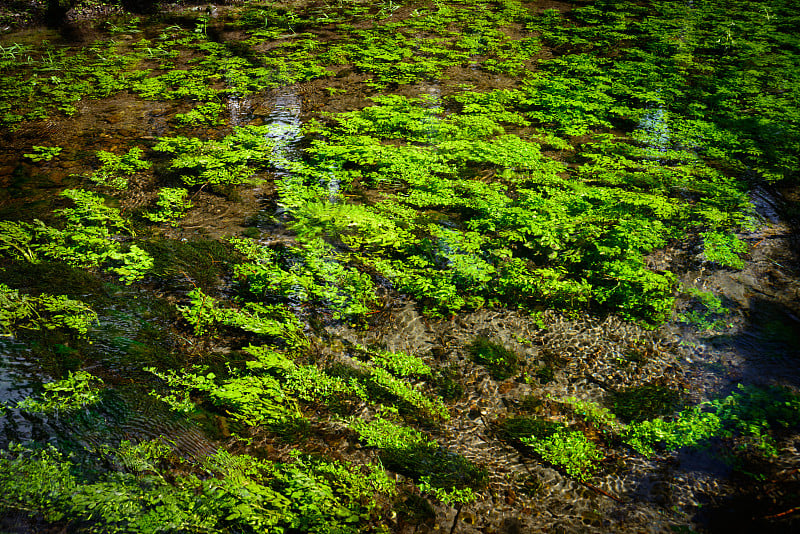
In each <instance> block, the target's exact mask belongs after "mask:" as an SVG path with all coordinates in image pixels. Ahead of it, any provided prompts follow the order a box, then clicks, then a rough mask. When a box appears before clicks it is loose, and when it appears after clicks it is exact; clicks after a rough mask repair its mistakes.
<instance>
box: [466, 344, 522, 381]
mask: <svg viewBox="0 0 800 534" xmlns="http://www.w3.org/2000/svg"><path fill="white" fill-rule="evenodd" d="M467 350H468V351H469V353H470V354H471V355H472V357H473V359H474V360H475V361H476V362H477V363H480V364H482V365H484V366H485V367H486V369H487V371H489V374H490V375H492V378H494V379H495V380H505V379H506V378H509V377H512V376H514V375H515V374H516V373H517V366H518V364H519V356H518V355H517V354H516V353H515V352H514V351H511V350H508V349H507V348H505V347H504V346H503V345H501V344H499V343H496V342H493V341H490V340H489V338H487V337H485V336H478V337H476V338H475V339H473V340H472V342H471V343H470V344H469V345H467Z"/></svg>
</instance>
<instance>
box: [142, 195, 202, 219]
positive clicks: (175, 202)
mask: <svg viewBox="0 0 800 534" xmlns="http://www.w3.org/2000/svg"><path fill="white" fill-rule="evenodd" d="M188 196H189V191H187V190H186V189H184V188H182V187H162V188H161V189H159V190H158V199H157V200H156V206H158V210H157V211H148V212H145V213H143V214H142V215H143V216H144V217H145V218H146V219H149V220H150V221H152V222H167V223H170V224H171V225H173V226H177V225H178V221H180V219H182V218H183V217H184V216H185V215H186V212H187V211H189V210H190V209H191V208H192V202H191V201H190V200H188V199H187V197H188Z"/></svg>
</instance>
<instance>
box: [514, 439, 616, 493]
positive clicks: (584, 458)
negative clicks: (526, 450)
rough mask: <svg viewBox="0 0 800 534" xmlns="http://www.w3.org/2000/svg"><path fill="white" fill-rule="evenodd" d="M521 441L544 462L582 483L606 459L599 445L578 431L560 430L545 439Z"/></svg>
mask: <svg viewBox="0 0 800 534" xmlns="http://www.w3.org/2000/svg"><path fill="white" fill-rule="evenodd" d="M521 441H522V443H525V444H526V445H530V446H531V448H532V449H533V450H534V451H535V452H536V454H538V455H539V456H541V458H542V460H544V461H545V462H547V463H549V464H552V465H554V466H556V467H559V468H561V469H563V470H564V472H565V473H566V474H567V475H569V476H571V477H573V478H575V479H577V480H580V481H585V480H587V479H589V478H590V477H591V476H592V472H593V471H595V470H596V469H597V464H598V462H600V461H601V460H603V458H604V457H605V456H604V455H603V453H602V452H601V451H600V449H598V448H597V445H595V444H594V443H593V442H592V441H590V440H589V439H588V438H587V437H586V436H585V435H584V434H583V432H580V431H577V430H576V431H565V430H560V431H556V432H555V433H553V434H550V435H549V436H547V437H544V438H539V437H535V436H529V437H523V438H521Z"/></svg>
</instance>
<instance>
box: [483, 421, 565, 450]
mask: <svg viewBox="0 0 800 534" xmlns="http://www.w3.org/2000/svg"><path fill="white" fill-rule="evenodd" d="M492 426H493V428H494V431H495V432H496V433H497V436H498V437H499V438H500V439H502V440H504V441H507V442H509V443H510V444H511V445H513V446H515V447H524V444H523V443H522V441H521V440H522V438H524V437H530V436H533V437H537V438H546V437H548V436H551V435H553V434H555V433H556V432H558V431H559V430H562V429H564V427H565V426H564V424H562V423H555V422H553V421H549V420H547V419H542V418H540V417H529V416H518V417H509V418H508V419H503V420H501V421H496V422H495V423H494V424H493V425H492Z"/></svg>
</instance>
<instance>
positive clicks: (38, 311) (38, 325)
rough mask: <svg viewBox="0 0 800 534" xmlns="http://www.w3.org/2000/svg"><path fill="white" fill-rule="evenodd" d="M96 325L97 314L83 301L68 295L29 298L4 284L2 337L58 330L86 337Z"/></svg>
mask: <svg viewBox="0 0 800 534" xmlns="http://www.w3.org/2000/svg"><path fill="white" fill-rule="evenodd" d="M95 322H97V313H96V312H95V311H94V310H92V308H90V307H89V306H87V305H86V304H84V303H83V302H81V301H79V300H75V299H70V298H67V297H66V296H64V295H48V294H41V295H37V296H34V295H26V294H24V293H20V292H19V291H18V290H16V289H11V288H9V287H8V286H6V285H5V284H0V336H13V335H15V334H16V333H17V332H18V331H20V330H53V329H56V328H68V329H72V330H75V331H76V332H78V333H79V334H84V335H85V334H86V333H87V332H88V330H89V327H90V326H91V325H92V324H94V323H95Z"/></svg>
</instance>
